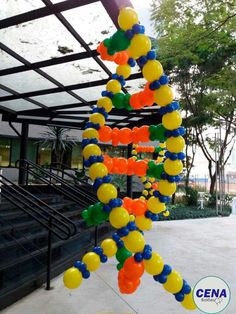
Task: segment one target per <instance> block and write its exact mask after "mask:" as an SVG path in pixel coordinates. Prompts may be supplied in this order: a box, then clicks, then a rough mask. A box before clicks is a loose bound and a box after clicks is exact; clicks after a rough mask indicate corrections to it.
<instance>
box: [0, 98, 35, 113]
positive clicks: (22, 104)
mask: <svg viewBox="0 0 236 314" xmlns="http://www.w3.org/2000/svg"><path fill="white" fill-rule="evenodd" d="M0 106H3V107H6V108H9V109H12V110H15V111H21V110H31V109H39V108H40V107H39V106H36V105H34V104H32V103H31V102H29V101H26V100H24V99H15V100H7V101H2V102H0Z"/></svg>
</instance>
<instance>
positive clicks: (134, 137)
mask: <svg viewBox="0 0 236 314" xmlns="http://www.w3.org/2000/svg"><path fill="white" fill-rule="evenodd" d="M138 131H139V128H138V127H136V126H135V127H134V128H133V129H132V134H131V136H132V142H133V143H134V144H138V142H139V137H138Z"/></svg>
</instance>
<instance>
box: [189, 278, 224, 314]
mask: <svg viewBox="0 0 236 314" xmlns="http://www.w3.org/2000/svg"><path fill="white" fill-rule="evenodd" d="M193 299H194V302H195V304H196V306H197V307H198V309H199V310H201V311H203V312H205V313H211V314H215V313H219V312H221V311H223V310H224V309H225V308H226V306H227V305H228V304H229V301H230V289H229V286H228V285H227V283H226V282H225V281H224V280H223V279H221V278H219V277H214V276H209V277H205V278H202V279H201V280H199V281H198V283H197V284H196V286H195V287H194V289H193Z"/></svg>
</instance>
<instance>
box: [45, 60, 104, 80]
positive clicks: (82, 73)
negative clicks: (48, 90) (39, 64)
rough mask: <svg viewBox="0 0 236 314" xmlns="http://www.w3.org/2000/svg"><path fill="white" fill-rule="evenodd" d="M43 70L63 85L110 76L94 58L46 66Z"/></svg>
mask: <svg viewBox="0 0 236 314" xmlns="http://www.w3.org/2000/svg"><path fill="white" fill-rule="evenodd" d="M43 71H44V72H46V73H48V74H49V75H50V76H52V77H53V78H55V79H56V80H58V81H59V82H60V83H62V84H63V85H71V84H77V83H85V82H90V81H96V80H101V79H106V78H108V75H107V74H106V73H105V72H104V71H103V69H102V68H101V67H100V66H99V65H98V64H97V62H96V61H94V59H93V58H89V59H82V60H78V61H73V62H68V63H64V64H58V65H53V66H49V67H45V68H43Z"/></svg>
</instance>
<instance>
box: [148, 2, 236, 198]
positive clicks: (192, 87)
mask: <svg viewBox="0 0 236 314" xmlns="http://www.w3.org/2000/svg"><path fill="white" fill-rule="evenodd" d="M235 9H236V4H235V1H234V0H230V1H227V2H224V1H218V0H206V1H200V0H196V1H194V2H191V1H188V0H160V1H158V2H157V1H155V0H153V2H152V6H151V12H152V21H153V24H154V27H155V29H156V32H157V41H158V48H157V50H158V55H159V59H160V61H161V62H162V64H163V67H164V68H165V69H166V73H167V74H170V78H171V80H172V83H174V84H175V85H176V86H177V90H178V94H179V98H180V102H181V105H182V108H183V109H184V111H185V118H184V121H183V122H184V126H185V127H187V145H192V144H194V143H196V142H197V144H198V145H199V146H200V148H201V149H202V151H203V153H204V155H205V157H206V158H207V160H208V163H209V175H210V177H211V180H212V182H213V183H214V178H213V176H214V174H213V169H214V163H215V162H216V161H215V160H214V157H213V154H212V153H211V151H210V150H212V149H214V147H215V145H220V154H219V163H221V160H224V161H225V160H227V154H228V152H229V154H230V153H231V151H230V149H228V150H226V149H227V147H228V148H230V146H232V143H233V142H232V139H233V138H234V136H235V132H234V128H235V126H234V125H235V107H236V106H235V99H236V91H235V88H234V87H235V84H236V55H235V50H236V40H235V29H236V11H235ZM220 125H221V127H223V128H224V129H225V132H224V133H225V134H224V135H223V138H222V140H221V142H220V143H215V142H214V141H212V138H211V137H207V138H206V137H204V131H207V129H208V128H209V127H214V128H218V127H219V126H220ZM190 135H191V138H190ZM226 152H227V153H226ZM225 154H226V156H225ZM187 162H188V164H186V165H185V166H186V168H187V169H189V166H192V164H191V161H190V163H189V161H187ZM211 192H212V191H211Z"/></svg>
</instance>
